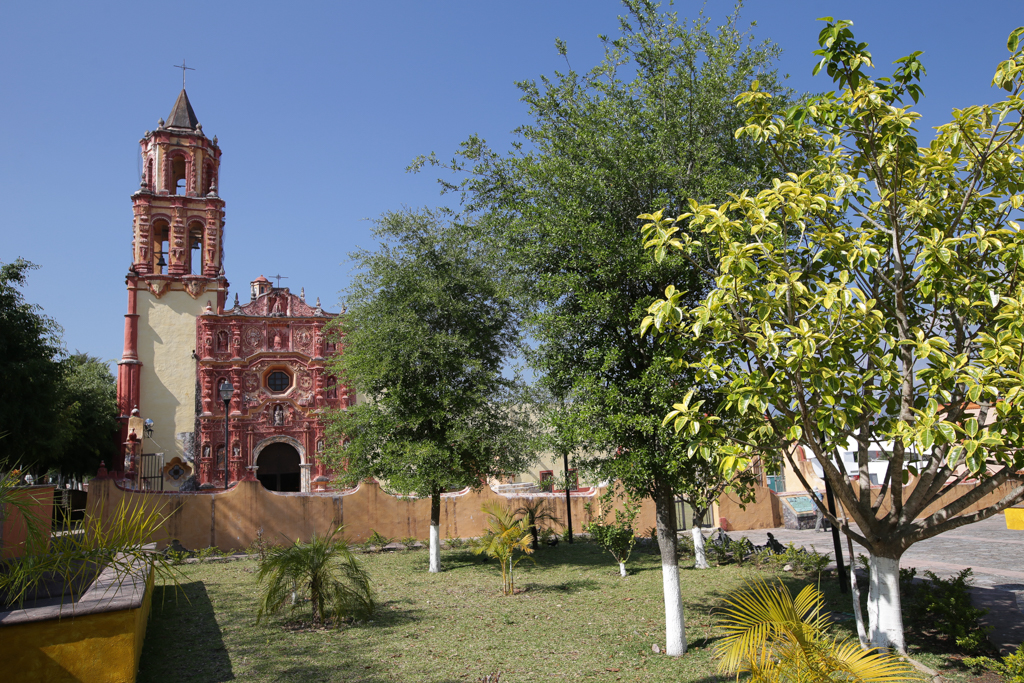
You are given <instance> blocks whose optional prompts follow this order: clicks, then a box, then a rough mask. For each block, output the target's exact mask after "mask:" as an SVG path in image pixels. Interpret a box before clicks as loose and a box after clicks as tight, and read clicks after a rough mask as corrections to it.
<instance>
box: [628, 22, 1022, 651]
mask: <svg viewBox="0 0 1024 683" xmlns="http://www.w3.org/2000/svg"><path fill="white" fill-rule="evenodd" d="M825 21H826V22H827V25H826V27H825V28H824V29H823V30H822V32H821V35H820V37H819V43H820V46H821V49H820V50H818V51H817V52H816V53H815V54H816V55H818V57H819V58H820V61H819V63H818V65H817V67H816V68H815V71H816V72H817V71H819V70H824V71H826V72H827V73H828V75H829V76H830V77H831V78H832V79H833V81H834V82H835V84H836V90H835V91H834V92H829V93H826V94H824V95H822V96H820V97H816V98H813V99H811V100H809V101H807V102H805V103H802V104H800V105H798V106H795V107H792V108H790V109H789V110H787V111H785V112H779V111H776V110H774V109H773V107H772V101H771V99H770V98H769V97H768V96H766V95H765V94H763V93H761V92H760V91H759V90H758V88H757V83H756V82H755V83H754V85H753V87H752V88H751V90H750V92H747V93H746V94H744V95H742V96H741V97H740V102H741V103H742V104H744V105H749V106H752V107H754V108H755V112H756V113H755V114H754V115H753V116H752V117H751V118H749V119H748V121H747V122H746V125H744V126H743V127H742V128H740V129H739V130H738V131H737V136H739V137H741V138H751V139H754V140H756V141H757V142H758V143H760V144H761V145H763V149H764V153H765V154H770V155H772V156H773V157H774V158H776V159H779V160H780V163H781V162H784V160H785V159H786V158H790V157H789V156H788V155H789V154H790V153H791V151H792V150H794V149H800V150H804V151H807V150H812V152H813V153H812V155H811V163H809V164H808V165H806V166H804V167H802V168H790V170H791V171H792V172H790V173H788V174H786V175H784V176H782V177H779V178H778V179H776V180H774V181H773V182H772V184H771V186H770V187H767V188H765V189H763V190H762V191H760V192H756V193H755V192H744V193H741V194H737V195H733V196H732V198H731V199H730V200H729V201H728V202H725V203H724V204H720V205H712V204H699V203H698V202H696V201H694V202H691V203H690V209H689V210H688V211H686V212H685V213H683V214H682V215H679V216H678V217H676V218H666V217H663V216H662V215H661V214H660V213H657V214H653V215H645V216H642V218H643V219H645V220H646V221H647V224H646V225H645V226H644V233H645V238H646V245H647V246H648V248H649V249H651V250H652V251H653V253H654V255H655V258H656V259H661V258H664V257H665V255H666V253H667V252H680V251H681V252H682V254H684V255H687V256H691V257H692V261H693V263H694V265H695V266H697V267H704V266H705V265H706V263H707V260H706V255H707V254H708V253H711V254H712V255H713V258H712V259H711V265H710V266H709V267H708V268H709V269H708V271H707V272H708V276H709V277H713V278H714V280H715V287H714V289H713V290H712V291H711V292H710V294H708V295H707V296H706V297H705V298H704V299H703V300H702V301H701V302H700V303H699V304H698V305H696V306H692V305H686V303H685V301H686V300H685V299H684V298H682V296H681V293H680V292H678V291H676V290H675V289H674V288H671V287H670V288H669V289H668V290H667V291H666V293H665V294H666V296H665V298H664V299H662V300H660V301H657V302H655V303H654V304H652V305H651V307H650V308H649V316H648V318H647V319H646V320H645V321H644V324H643V327H644V329H645V330H647V331H649V332H652V331H653V333H654V334H655V335H656V336H658V337H659V338H660V339H661V340H662V341H665V342H669V341H672V340H673V339H679V338H680V337H689V338H693V337H696V338H698V339H699V340H702V341H703V343H704V344H706V352H705V354H704V357H703V358H702V359H701V360H700V361H698V362H696V363H693V364H691V365H690V367H691V368H693V369H696V371H697V376H698V379H699V380H700V381H701V382H703V383H704V384H706V385H710V386H717V387H720V390H719V391H718V393H717V400H718V401H719V403H718V405H716V406H714V410H711V409H710V406H709V405H704V404H702V402H701V401H699V400H696V399H694V398H692V397H691V396H690V395H685V396H684V395H680V398H679V401H680V402H679V403H678V404H676V405H675V406H674V409H673V410H672V412H671V413H669V415H668V416H667V417H666V422H667V423H672V424H674V426H675V428H676V430H677V431H678V433H679V434H682V435H685V436H686V437H687V438H688V439H691V440H692V443H691V446H690V449H691V451H695V450H696V449H698V448H699V447H701V445H702V444H705V443H707V442H708V441H716V442H717V441H719V440H725V441H726V442H727V445H726V446H724V448H726V449H727V450H728V451H729V453H728V457H731V458H735V459H736V463H738V464H740V465H742V463H743V461H744V459H745V458H747V457H748V456H749V455H750V454H752V453H755V452H757V451H759V450H764V449H769V450H774V451H775V452H780V453H787V454H788V453H789V452H790V448H789V446H790V445H791V444H793V443H794V442H799V443H801V444H803V445H804V447H805V448H807V449H809V450H810V451H811V453H813V455H814V456H815V457H816V458H817V459H818V461H819V462H820V463H821V467H822V470H823V472H824V477H825V478H826V479H827V480H828V482H829V484H830V485H831V487H832V489H833V491H834V492H835V494H836V496H837V497H838V498H839V501H840V502H841V504H842V505H843V506H844V507H845V508H846V510H847V511H848V512H849V514H850V516H851V517H852V520H851V522H852V524H851V523H847V522H845V521H844V520H838V519H835V518H834V517H833V516H832V515H829V514H828V513H827V512H826V513H825V514H826V516H827V517H828V518H829V520H830V521H831V522H832V523H833V524H837V525H839V526H840V528H841V529H842V531H843V532H844V533H845V534H847V535H848V536H850V537H851V538H853V539H854V540H856V541H857V542H858V543H860V544H861V545H863V546H864V547H866V548H867V549H868V550H869V551H870V555H871V562H870V589H869V596H868V616H869V622H870V624H869V626H870V629H869V632H870V639H871V643H872V644H873V645H875V646H892V647H895V648H896V649H898V650H900V651H903V650H905V643H904V636H903V623H902V617H901V612H900V595H899V580H898V579H899V561H900V557H901V556H902V555H903V553H904V552H905V551H906V549H907V548H908V547H910V546H911V545H912V544H914V543H916V542H918V541H922V540H924V539H927V538H930V537H933V536H936V535H938V534H940V533H943V532H946V531H950V530H952V529H955V528H958V527H961V526H963V525H965V524H970V523H972V522H976V521H979V520H982V519H985V518H987V517H990V516H992V515H993V514H995V513H997V512H999V511H1000V510H1002V509H1003V508H1005V507H1007V506H1009V505H1012V504H1014V503H1016V502H1017V501H1020V500H1021V499H1024V477H1022V475H1021V474H1020V471H1021V470H1022V469H1024V451H1022V450H1021V448H1022V446H1024V427H1022V424H1024V233H1022V232H1021V228H1020V225H1019V223H1018V222H1017V221H1018V220H1020V215H1021V212H1020V208H1021V205H1022V202H1024V162H1022V155H1024V147H1022V139H1024V120H1022V113H1024V100H1022V98H1021V95H1022V93H1024V40H1022V38H1024V28H1019V29H1017V30H1015V31H1013V32H1012V33H1011V34H1010V39H1009V42H1008V48H1009V51H1010V58H1009V59H1008V60H1007V61H1005V62H1003V63H1002V64H1000V65H999V66H998V68H997V70H996V74H995V77H994V79H993V85H994V86H996V87H998V88H1001V89H1003V90H1005V91H1006V92H1007V93H1008V95H1007V96H1006V97H1005V98H1004V99H1002V100H1001V101H999V102H996V103H994V104H989V105H979V106H971V107H967V108H964V109H959V110H954V111H953V114H952V120H951V121H950V122H949V123H947V124H945V125H942V126H939V127H938V128H937V129H935V131H934V134H932V135H931V139H930V140H925V141H921V140H919V139H918V134H919V133H918V131H917V130H916V129H915V127H914V126H915V123H916V122H917V120H918V118H919V115H918V114H917V113H916V112H915V111H914V108H913V103H916V102H917V100H918V98H919V97H920V95H921V92H922V91H921V88H920V85H919V81H920V77H921V76H922V75H923V74H924V67H923V66H922V64H921V61H920V53H914V54H912V55H910V56H908V57H904V58H903V59H900V60H898V61H897V63H896V70H895V73H894V74H893V75H892V76H891V77H889V78H879V79H874V78H872V77H870V76H869V74H868V69H869V68H873V64H872V62H871V55H870V53H869V52H868V50H867V45H866V44H864V43H858V42H857V41H856V40H855V38H854V36H853V33H852V31H851V29H850V26H851V23H850V22H848V21H833V20H832V19H831V18H826V19H825ZM911 100H912V101H913V103H912V102H911ZM698 255H700V256H704V257H705V258H697V256H698ZM679 362H681V363H682V362H683V361H682V360H680V361H679ZM680 394H683V391H682V390H681V391H680ZM709 412H710V413H712V415H723V414H727V413H731V414H732V415H733V417H731V418H730V420H729V421H728V429H725V428H724V427H723V425H724V424H725V421H720V420H718V419H716V418H715V417H707V416H706V414H705V413H709ZM850 439H852V440H853V442H855V443H856V445H857V459H856V463H855V466H854V467H851V468H849V469H848V468H847V465H846V464H845V463H843V462H842V460H841V459H840V458H838V457H836V456H837V453H838V452H839V451H840V450H845V449H846V446H847V443H848V440H850ZM883 449H885V450H888V451H889V452H888V459H889V467H888V472H889V474H887V475H886V476H885V480H884V481H882V482H879V483H880V484H881V488H880V489H878V488H876V489H872V488H871V482H870V477H869V472H868V462H869V458H870V453H871V452H872V451H874V452H878V451H880V450H883ZM787 457H791V456H790V455H787ZM794 470H795V472H796V473H797V476H800V477H801V480H802V483H803V485H804V486H805V487H807V488H808V489H810V485H809V483H808V482H807V481H805V480H803V477H802V476H801V475H800V470H799V468H796V467H794ZM851 475H859V479H858V478H853V477H851ZM967 480H976V482H977V483H976V485H975V486H973V487H962V488H958V487H957V485H958V484H961V483H963V482H965V481H967ZM819 505H820V503H819ZM854 524H855V525H856V526H854Z"/></svg>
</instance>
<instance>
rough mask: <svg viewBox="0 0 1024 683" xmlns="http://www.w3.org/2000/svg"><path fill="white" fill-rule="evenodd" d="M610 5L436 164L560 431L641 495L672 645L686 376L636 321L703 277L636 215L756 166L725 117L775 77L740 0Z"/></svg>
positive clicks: (719, 189) (679, 631)
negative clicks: (516, 320)
mask: <svg viewBox="0 0 1024 683" xmlns="http://www.w3.org/2000/svg"><path fill="white" fill-rule="evenodd" d="M623 5H624V7H625V9H626V16H624V17H622V18H621V19H620V31H619V35H618V36H617V37H607V36H601V38H600V39H601V41H602V42H603V44H604V47H605V54H604V59H603V61H602V62H601V63H600V64H598V65H597V66H595V67H594V68H593V69H590V70H589V71H586V72H583V73H581V72H577V71H576V70H574V69H573V68H572V66H571V64H569V55H568V50H567V47H566V45H565V44H564V43H563V42H562V41H556V47H557V49H558V51H559V52H560V54H561V55H562V56H563V57H565V60H566V62H567V64H569V69H568V70H567V71H564V72H555V75H554V76H553V77H542V78H541V79H540V81H539V82H537V81H532V80H530V81H523V82H521V83H519V84H518V86H519V88H520V91H521V93H522V99H523V101H524V102H526V103H527V105H528V106H529V111H530V117H531V119H532V120H531V122H530V123H529V124H527V125H524V126H522V127H521V128H519V129H518V130H517V131H516V132H517V134H518V136H519V140H518V141H517V142H516V143H515V145H514V146H513V149H512V150H511V151H510V152H508V153H505V154H502V153H499V152H497V151H495V150H493V149H491V148H489V147H488V146H487V145H486V143H485V142H484V141H483V140H481V139H480V138H478V137H472V138H470V139H469V140H468V141H466V142H465V143H463V146H462V148H461V150H460V152H459V154H458V155H457V156H456V158H455V159H454V160H453V161H452V162H451V165H450V166H451V168H452V170H453V171H455V173H456V175H455V177H454V179H452V180H449V181H444V182H445V187H446V188H447V189H448V190H450V191H455V192H458V193H461V196H462V199H463V201H464V206H465V208H466V210H467V211H468V212H470V213H472V214H473V215H476V216H478V217H479V220H478V221H477V222H475V224H474V225H475V226H476V227H477V228H478V229H479V230H480V231H481V234H483V235H486V236H487V237H488V239H489V240H490V242H491V243H492V244H494V245H496V248H498V249H500V252H501V261H500V262H501V264H502V265H503V266H504V267H505V268H506V270H507V273H508V275H510V276H513V277H514V278H515V279H516V280H517V281H518V282H519V284H520V286H521V289H520V291H519V294H520V295H521V297H522V300H523V301H524V302H525V303H526V304H527V305H528V310H529V311H530V313H529V317H528V322H529V324H530V327H529V330H530V335H531V336H532V338H533V340H534V341H535V342H536V345H535V348H534V350H533V352H532V353H531V357H530V361H531V364H532V365H533V366H534V367H535V368H536V370H537V371H538V373H539V375H540V377H541V381H542V383H543V384H544V385H545V386H546V388H547V389H548V390H549V391H550V393H551V394H552V395H553V396H555V397H556V398H557V399H559V400H561V401H564V402H565V403H566V404H567V405H569V406H570V407H571V408H572V410H570V411H569V413H570V414H569V416H568V417H567V418H566V419H569V420H572V421H574V422H575V423H576V426H577V427H578V428H574V429H573V430H570V431H575V432H576V433H586V434H588V435H589V437H588V439H587V441H588V443H587V444H586V445H587V446H589V451H590V452H591V453H592V454H594V455H593V458H592V462H591V465H592V466H593V467H595V468H596V469H597V470H599V472H600V473H601V475H603V476H606V477H612V478H617V479H619V480H621V481H622V483H623V484H624V485H625V487H626V488H627V489H628V491H629V492H630V493H631V494H633V495H639V496H651V497H653V498H654V501H655V504H656V506H657V528H658V539H659V545H660V548H661V553H662V563H663V575H664V590H665V610H666V624H667V629H666V630H667V651H668V653H669V654H672V655H680V654H682V653H683V652H685V649H686V645H685V636H684V631H683V614H682V602H681V598H680V592H679V575H678V566H677V559H676V557H677V555H676V526H677V525H676V520H675V515H674V510H675V505H674V499H675V494H676V491H677V489H678V485H679V483H680V481H681V478H682V477H683V471H682V469H681V468H680V466H679V465H680V458H682V457H684V456H685V455H686V452H685V449H680V447H679V440H678V439H677V438H676V436H675V435H674V434H673V433H672V432H671V430H668V429H665V428H663V427H662V418H663V417H664V414H665V411H666V409H667V406H668V405H669V401H670V398H671V397H672V396H673V395H675V392H676V388H677V387H679V386H690V385H691V384H692V376H691V374H689V373H687V372H685V371H683V372H680V371H679V370H678V369H677V368H673V367H671V366H670V364H669V363H667V362H664V361H663V360H662V357H663V356H664V355H666V354H665V353H664V351H662V350H658V349H656V348H655V347H654V346H653V345H652V344H651V343H650V341H649V340H645V339H642V338H640V337H638V335H637V331H638V329H639V325H640V321H641V319H642V318H643V316H644V311H645V309H646V308H647V306H648V305H649V304H650V303H651V302H652V301H653V300H654V299H655V298H656V297H657V296H659V295H660V294H661V293H662V292H663V291H664V289H665V286H666V285H668V284H669V283H677V284H678V283H684V285H683V286H684V287H685V289H686V290H687V291H688V292H689V295H690V296H691V297H693V301H694V302H696V301H697V300H698V299H699V297H700V295H701V293H702V292H703V291H704V290H705V287H706V284H707V283H706V281H705V280H704V279H702V275H701V273H700V272H699V271H697V270H694V269H693V268H691V266H690V265H689V264H688V263H686V262H685V260H683V259H681V258H667V259H663V260H661V261H658V262H656V261H654V260H653V259H651V258H650V256H649V255H648V254H646V253H645V252H644V250H643V249H642V248H641V245H640V244H639V242H638V240H637V220H636V217H637V215H638V214H641V213H645V212H648V211H650V210H652V209H653V208H654V207H661V206H677V207H680V208H682V206H683V204H682V202H683V201H684V199H685V198H687V197H690V196H696V197H704V198H705V199H706V200H709V201H710V200H713V199H714V198H718V199H721V198H724V197H725V196H726V194H727V193H728V192H734V191H740V190H742V189H744V188H751V187H756V186H758V185H759V184H760V183H761V182H763V181H764V179H765V178H766V163H767V161H766V158H765V157H764V155H762V154H760V153H759V151H758V150H757V148H756V145H754V144H752V143H751V142H750V141H749V140H746V139H737V138H736V137H735V136H734V135H733V133H734V131H735V129H736V128H737V127H739V126H740V125H742V123H743V121H744V119H745V116H746V115H745V113H744V112H743V111H742V108H740V107H737V106H735V105H734V103H733V100H734V99H735V97H736V96H737V95H738V94H739V93H741V92H744V91H745V90H746V89H747V87H748V85H749V83H750V81H751V80H753V79H754V78H759V79H760V80H761V82H762V83H764V84H765V87H766V88H769V89H774V90H775V91H776V92H777V93H778V95H779V97H780V98H781V97H782V93H781V90H780V89H779V88H776V87H775V86H774V85H773V84H774V83H775V79H774V75H773V72H772V71H771V65H772V62H773V60H774V58H775V56H776V54H777V49H776V48H775V47H774V46H772V45H770V44H754V43H753V42H752V40H751V38H750V36H749V35H747V34H745V33H744V32H743V31H742V30H741V29H740V28H739V14H738V10H737V12H736V13H734V14H733V15H732V16H730V17H728V18H727V19H726V21H725V23H724V24H723V25H722V26H720V27H718V28H717V29H712V28H711V27H710V25H709V22H708V20H707V19H706V18H705V17H703V16H701V17H698V19H697V20H695V21H692V22H680V21H679V20H678V18H677V16H676V15H675V14H673V13H662V12H660V11H659V9H658V6H657V4H656V3H654V2H649V1H647V0H624V2H623ZM420 163H434V164H440V162H439V161H438V160H437V159H436V157H428V158H426V159H421V160H420ZM679 348H680V351H681V352H682V353H688V351H687V350H686V349H684V348H683V346H682V345H681V346H680V347H679Z"/></svg>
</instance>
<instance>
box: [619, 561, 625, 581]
mask: <svg viewBox="0 0 1024 683" xmlns="http://www.w3.org/2000/svg"><path fill="white" fill-rule="evenodd" d="M619 576H621V577H622V578H626V563H625V562H619Z"/></svg>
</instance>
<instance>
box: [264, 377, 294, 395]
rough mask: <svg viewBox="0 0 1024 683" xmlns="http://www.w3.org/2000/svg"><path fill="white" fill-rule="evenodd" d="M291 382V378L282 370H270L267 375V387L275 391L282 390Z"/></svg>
mask: <svg viewBox="0 0 1024 683" xmlns="http://www.w3.org/2000/svg"><path fill="white" fill-rule="evenodd" d="M291 383H292V378H291V377H289V376H288V374H287V373H284V372H272V373H270V375H268V376H267V387H268V388H269V389H270V390H271V391H273V392H275V393H280V392H282V391H284V390H285V389H287V388H288V386H289V385H290V384H291Z"/></svg>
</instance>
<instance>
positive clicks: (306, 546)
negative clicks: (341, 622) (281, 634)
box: [256, 527, 376, 627]
mask: <svg viewBox="0 0 1024 683" xmlns="http://www.w3.org/2000/svg"><path fill="white" fill-rule="evenodd" d="M343 530H344V527H338V528H337V529H335V530H333V531H331V532H330V533H329V534H325V535H322V536H321V535H319V534H313V537H312V538H311V539H310V540H309V543H302V542H301V541H298V540H296V541H295V543H293V544H292V545H288V546H277V547H273V548H271V549H269V550H268V551H267V554H266V558H265V559H263V560H261V561H260V566H259V571H258V573H257V575H256V579H257V582H258V583H259V584H260V585H261V586H262V588H261V591H260V608H259V612H258V613H257V614H256V623H259V622H260V620H261V619H262V618H263V617H264V616H265V615H268V614H272V613H275V612H279V611H280V610H281V609H282V608H283V607H284V606H285V604H286V603H289V602H291V601H292V599H293V593H295V592H297V591H296V588H298V589H300V590H301V591H303V592H305V593H308V595H309V602H310V604H311V606H312V608H313V626H317V627H318V626H321V625H322V624H323V623H324V620H325V619H326V618H327V608H328V607H330V609H331V612H332V613H333V617H334V618H335V619H341V618H343V617H353V618H365V617H368V616H370V615H371V614H372V613H373V610H374V608H375V607H376V603H375V599H374V592H373V588H372V587H371V585H370V576H369V574H367V573H366V570H364V569H363V568H362V566H360V564H359V562H357V561H356V558H355V556H353V555H352V552H351V551H350V550H349V548H348V542H347V541H346V540H345V538H344V536H342V535H341V534H342V532H343Z"/></svg>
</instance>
